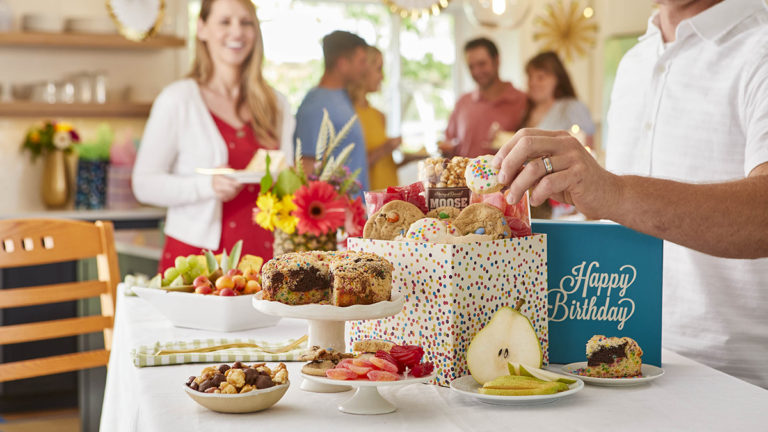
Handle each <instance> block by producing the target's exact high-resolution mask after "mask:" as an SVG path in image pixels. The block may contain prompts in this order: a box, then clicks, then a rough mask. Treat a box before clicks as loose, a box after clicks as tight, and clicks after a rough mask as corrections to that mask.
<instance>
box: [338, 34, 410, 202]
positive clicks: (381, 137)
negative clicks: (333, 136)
mask: <svg viewBox="0 0 768 432" xmlns="http://www.w3.org/2000/svg"><path fill="white" fill-rule="evenodd" d="M366 56H367V66H368V67H367V68H366V72H365V75H364V76H363V79H362V80H361V81H359V82H357V83H354V84H353V85H352V86H350V87H349V88H348V89H347V92H348V93H349V98H350V100H351V101H352V104H353V105H354V106H355V112H356V113H357V117H358V119H359V120H360V125H361V126H362V128H363V136H364V138H365V150H366V152H367V153H368V167H369V168H368V169H369V171H368V177H369V178H370V188H371V190H377V189H386V188H387V186H397V185H398V184H399V181H398V179H397V164H395V161H394V159H393V158H392V152H393V151H394V150H396V149H397V148H398V147H400V144H401V143H402V139H401V138H399V137H398V138H387V123H386V122H387V120H386V117H384V114H383V113H382V112H381V111H379V110H377V109H376V108H374V107H373V106H371V104H370V103H368V99H367V97H366V96H367V95H368V93H374V92H377V91H379V89H380V88H381V81H382V80H383V79H384V74H383V72H382V67H383V65H384V58H383V56H382V54H381V51H379V49H378V48H376V47H373V46H368V47H367V48H366Z"/></svg>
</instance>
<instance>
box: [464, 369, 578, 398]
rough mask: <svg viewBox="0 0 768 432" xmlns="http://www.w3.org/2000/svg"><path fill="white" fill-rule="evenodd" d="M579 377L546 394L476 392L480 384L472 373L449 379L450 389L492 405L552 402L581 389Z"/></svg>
mask: <svg viewBox="0 0 768 432" xmlns="http://www.w3.org/2000/svg"><path fill="white" fill-rule="evenodd" d="M579 378H580V377H579ZM579 378H576V382H575V383H573V384H571V385H569V386H568V390H566V391H563V392H560V393H553V394H548V395H531V396H498V395H487V394H482V393H478V390H479V389H480V387H482V386H481V385H480V384H478V383H477V381H475V379H474V378H472V375H465V376H463V377H461V378H456V379H455V380H453V381H451V390H453V391H455V392H457V393H460V394H463V395H465V396H470V397H473V398H476V399H479V400H480V402H484V403H487V404H492V405H538V404H545V403H551V402H554V401H556V400H558V399H561V398H564V397H568V396H570V395H572V394H574V393H576V392H578V391H579V390H581V389H583V388H584V382H583V381H581V379H579Z"/></svg>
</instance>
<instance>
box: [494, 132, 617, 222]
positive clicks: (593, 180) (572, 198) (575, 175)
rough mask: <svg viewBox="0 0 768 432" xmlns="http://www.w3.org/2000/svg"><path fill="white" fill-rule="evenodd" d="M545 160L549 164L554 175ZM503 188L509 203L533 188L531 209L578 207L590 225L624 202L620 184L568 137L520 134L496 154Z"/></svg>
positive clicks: (544, 133)
mask: <svg viewBox="0 0 768 432" xmlns="http://www.w3.org/2000/svg"><path fill="white" fill-rule="evenodd" d="M543 158H549V161H550V162H551V172H550V173H547V169H546V166H545V163H544V161H543ZM493 166H494V167H497V168H499V169H500V171H499V182H500V183H503V184H505V185H509V193H508V195H507V197H508V199H509V201H510V202H517V201H519V200H520V199H521V198H522V196H523V194H524V193H525V191H526V190H528V189H531V188H533V191H532V193H531V205H534V206H537V205H540V204H541V203H543V202H544V201H545V200H546V199H547V198H552V199H554V200H557V201H560V202H564V203H568V204H573V205H575V206H576V208H577V209H578V210H579V211H580V212H581V213H583V214H584V215H586V216H587V217H588V218H591V219H599V218H604V217H606V216H607V215H608V214H609V212H610V210H611V209H613V208H615V207H616V206H617V205H618V203H619V202H620V201H621V194H622V186H621V178H620V177H618V176H616V175H614V174H611V173H609V172H608V171H606V170H605V169H603V168H602V167H601V166H600V165H599V164H598V163H597V161H596V160H595V159H594V158H593V157H592V155H590V154H589V152H588V151H587V150H586V149H585V148H584V147H583V146H582V145H581V143H579V141H578V140H577V139H576V138H574V137H572V136H571V135H570V134H569V133H568V132H565V131H544V130H537V129H521V130H519V131H518V132H517V133H516V134H515V135H514V136H513V137H512V139H511V140H509V141H508V142H507V143H505V144H504V145H503V146H502V147H501V149H499V151H498V152H497V153H496V156H495V158H494V160H493Z"/></svg>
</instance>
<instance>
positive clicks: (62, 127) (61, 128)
mask: <svg viewBox="0 0 768 432" xmlns="http://www.w3.org/2000/svg"><path fill="white" fill-rule="evenodd" d="M72 129H73V128H72V125H71V124H69V123H65V122H59V123H56V124H55V125H54V131H56V132H69V131H71V130H72Z"/></svg>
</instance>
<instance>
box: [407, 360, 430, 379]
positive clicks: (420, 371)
mask: <svg viewBox="0 0 768 432" xmlns="http://www.w3.org/2000/svg"><path fill="white" fill-rule="evenodd" d="M433 370H435V365H433V364H432V362H426V363H419V364H417V365H416V366H414V367H412V368H411V372H410V374H411V375H412V376H414V377H416V378H421V377H423V376H427V375H429V374H431V373H432V371H433Z"/></svg>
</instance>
